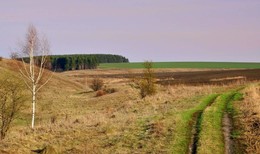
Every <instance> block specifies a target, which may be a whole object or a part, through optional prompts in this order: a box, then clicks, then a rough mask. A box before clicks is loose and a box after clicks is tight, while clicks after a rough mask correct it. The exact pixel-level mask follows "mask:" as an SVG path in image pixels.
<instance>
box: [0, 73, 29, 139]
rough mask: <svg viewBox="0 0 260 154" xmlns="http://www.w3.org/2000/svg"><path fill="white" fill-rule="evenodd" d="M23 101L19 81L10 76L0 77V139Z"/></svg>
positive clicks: (21, 87) (23, 96)
mask: <svg viewBox="0 0 260 154" xmlns="http://www.w3.org/2000/svg"><path fill="white" fill-rule="evenodd" d="M24 102H25V94H24V92H23V86H22V85H21V81H19V80H17V79H14V78H11V77H10V76H6V77H5V78H4V79H0V140H3V139H4V138H5V136H6V134H7V132H8V130H9V129H10V127H11V123H12V122H13V121H14V119H15V118H16V116H17V115H18V113H19V111H20V109H21V107H22V106H23V103H24Z"/></svg>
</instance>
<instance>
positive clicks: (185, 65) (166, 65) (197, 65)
mask: <svg viewBox="0 0 260 154" xmlns="http://www.w3.org/2000/svg"><path fill="white" fill-rule="evenodd" d="M153 67H154V68H215V69H217V68H219V69H221V68H248V69H254V68H255V69H256V68H260V63H242V62H241V63H237V62H153ZM98 68H102V69H124V68H129V69H131V68H144V66H143V63H102V64H100V65H99V67H98Z"/></svg>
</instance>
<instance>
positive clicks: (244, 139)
mask: <svg viewBox="0 0 260 154" xmlns="http://www.w3.org/2000/svg"><path fill="white" fill-rule="evenodd" d="M235 107H236V108H237V109H238V110H239V111H240V112H241V113H240V114H238V116H237V117H236V121H237V123H236V126H237V128H238V129H240V130H241V132H240V133H239V137H238V139H239V141H240V144H241V145H244V146H243V147H244V149H243V151H244V152H245V153H252V154H253V153H260V142H259V141H260V137H259V136H260V87H259V85H257V84H253V85H251V86H249V87H248V88H246V89H245V90H244V100H243V102H241V103H239V104H236V106H235Z"/></svg>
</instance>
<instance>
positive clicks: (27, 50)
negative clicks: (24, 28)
mask: <svg viewBox="0 0 260 154" xmlns="http://www.w3.org/2000/svg"><path fill="white" fill-rule="evenodd" d="M49 49H50V48H49V43H48V40H47V39H46V38H45V37H43V38H41V39H40V38H39V36H38V33H37V30H36V28H35V27H34V26H33V25H30V26H29V28H28V32H27V34H26V39H25V42H23V43H22V44H21V48H20V49H19V51H18V53H19V57H20V59H21V60H22V65H20V66H19V71H20V73H21V76H22V78H23V81H24V82H25V84H26V86H27V87H28V88H29V90H30V91H31V94H32V125H31V127H32V129H34V122H35V109H36V95H37V93H38V92H39V90H40V89H41V88H42V87H43V86H44V85H46V84H47V83H48V81H49V80H50V79H51V77H52V74H51V75H49V77H48V78H47V79H46V78H45V80H44V81H43V77H44V74H46V71H45V67H46V65H47V60H48V55H49V52H50V50H49Z"/></svg>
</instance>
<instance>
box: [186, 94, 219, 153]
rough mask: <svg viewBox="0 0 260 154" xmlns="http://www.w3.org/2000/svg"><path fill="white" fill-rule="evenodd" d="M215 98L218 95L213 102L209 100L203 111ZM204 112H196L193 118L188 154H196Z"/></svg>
mask: <svg viewBox="0 0 260 154" xmlns="http://www.w3.org/2000/svg"><path fill="white" fill-rule="evenodd" d="M217 98H218V95H217V96H216V97H215V98H214V99H213V100H211V102H209V104H208V105H207V106H206V107H205V108H204V110H206V109H207V108H208V107H210V106H211V105H212V104H213V103H214V102H215V100H216V99H217ZM204 110H200V111H198V112H196V113H195V114H194V116H193V120H192V123H193V124H192V125H193V126H192V137H191V143H190V145H189V154H197V148H198V142H199V134H200V131H201V122H202V114H203V112H204Z"/></svg>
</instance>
